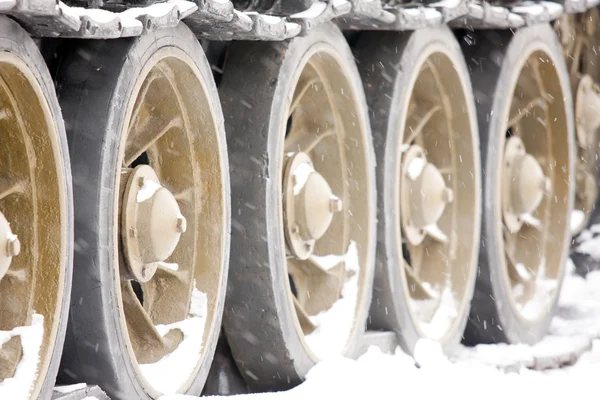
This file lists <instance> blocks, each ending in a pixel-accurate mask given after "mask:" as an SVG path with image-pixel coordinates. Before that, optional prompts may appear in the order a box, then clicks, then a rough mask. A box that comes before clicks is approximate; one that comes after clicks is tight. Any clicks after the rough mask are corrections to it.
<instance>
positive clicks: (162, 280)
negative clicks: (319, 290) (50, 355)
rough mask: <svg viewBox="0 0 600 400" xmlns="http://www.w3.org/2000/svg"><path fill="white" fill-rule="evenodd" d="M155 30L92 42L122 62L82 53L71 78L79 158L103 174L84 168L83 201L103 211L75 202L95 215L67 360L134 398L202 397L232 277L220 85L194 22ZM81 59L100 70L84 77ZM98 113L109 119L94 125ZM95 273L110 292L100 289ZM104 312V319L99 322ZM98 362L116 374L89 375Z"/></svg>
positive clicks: (65, 94) (89, 47) (83, 216)
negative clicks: (79, 76) (191, 26)
mask: <svg viewBox="0 0 600 400" xmlns="http://www.w3.org/2000/svg"><path fill="white" fill-rule="evenodd" d="M155 35H156V37H154V35H152V36H153V37H152V38H150V37H149V36H148V37H146V36H143V37H141V38H139V39H136V40H135V41H133V42H127V44H124V43H116V44H115V45H111V47H110V49H107V48H104V47H102V46H97V45H95V44H93V43H92V44H83V46H85V47H84V48H82V49H81V51H80V52H78V51H75V52H73V51H71V52H70V53H71V54H73V55H75V54H84V53H88V52H89V53H91V54H94V57H95V58H97V59H98V60H99V61H98V62H99V63H101V64H102V65H111V66H112V67H111V68H109V69H108V71H106V72H104V73H98V72H96V71H95V68H94V67H93V65H92V64H87V63H85V62H84V60H82V59H81V58H74V59H69V60H68V61H67V62H65V63H64V70H63V71H64V72H63V73H64V74H63V75H61V77H63V79H64V80H65V81H64V82H65V85H64V86H63V91H62V92H61V97H62V98H64V99H65V102H64V106H63V107H64V109H65V110H66V111H65V115H66V116H67V118H68V119H67V120H68V121H69V123H70V126H72V129H71V130H70V131H69V132H68V133H69V135H70V136H71V139H72V141H73V147H72V158H73V164H74V165H75V166H77V167H79V166H80V168H82V169H84V170H85V171H86V173H87V174H92V175H93V176H94V179H92V180H91V181H83V180H79V179H78V178H82V177H81V176H80V175H79V173H78V172H76V173H75V181H77V182H78V184H76V185H75V193H76V197H77V196H78V195H79V196H81V198H80V201H81V202H82V203H85V202H86V201H87V202H90V203H92V204H93V205H94V207H96V208H99V209H100V213H98V212H97V211H96V210H94V209H90V208H88V207H87V206H85V205H83V204H82V205H77V207H78V208H76V217H75V218H76V220H77V221H81V223H85V225H86V227H85V228H83V229H81V231H78V232H76V233H77V237H78V239H79V238H82V239H83V238H86V241H88V240H89V244H88V245H87V246H88V249H87V251H86V252H85V254H82V255H81V256H80V258H78V260H76V263H77V265H78V266H79V267H81V268H82V273H81V274H80V273H77V274H75V279H76V281H77V282H78V284H82V286H83V288H82V290H81V291H80V292H79V295H80V296H82V300H81V304H80V306H79V307H76V308H75V310H74V311H73V312H72V315H73V318H72V319H73V330H74V335H73V338H74V343H71V344H72V345H73V346H74V352H73V353H71V352H68V353H67V357H66V358H67V361H66V362H65V364H66V365H67V368H69V370H71V371H78V372H77V374H79V371H82V372H81V375H78V378H79V379H80V380H84V381H85V382H93V383H98V384H99V385H100V386H101V387H102V388H104V389H105V390H107V391H108V392H110V395H111V396H115V397H122V398H147V397H148V396H150V397H152V398H158V397H160V395H161V394H170V393H190V394H199V393H200V391H201V389H202V386H203V384H204V380H205V378H206V374H207V372H208V368H209V366H210V361H211V359H212V356H213V352H214V348H215V345H216V339H217V335H218V332H219V329H220V321H221V313H222V309H223V302H224V296H225V290H224V289H225V284H226V281H227V266H228V251H229V240H228V231H229V218H230V217H229V212H230V211H229V209H230V206H229V182H228V169H227V155H226V149H225V136H224V130H223V125H222V117H221V111H220V106H219V103H218V96H217V93H216V88H215V85H214V82H213V80H212V75H211V73H210V68H209V66H208V62H207V61H206V59H205V57H204V55H203V52H202V49H201V47H200V45H199V43H198V42H197V40H196V39H195V38H194V37H193V35H192V33H191V32H190V31H189V30H188V29H187V28H186V27H185V26H183V25H182V26H179V27H177V28H174V29H170V30H164V31H162V30H161V31H160V32H157V33H156V34H155ZM138 54H144V56H143V57H142V58H141V59H138V56H137V55H138ZM74 57H76V56H74ZM114 59H119V60H125V61H124V62H123V63H122V64H119V65H116V66H115V65H114V64H115V63H114V62H113V61H111V60H114ZM82 64H83V65H82ZM69 68H85V71H87V72H88V73H89V76H88V77H87V79H86V80H85V81H83V82H81V83H80V82H77V80H76V78H75V79H73V78H72V74H69V72H70V71H69ZM98 82H102V83H101V84H99V85H98ZM83 92H85V94H84V93H83ZM90 92H91V93H90ZM80 96H81V97H80ZM115 99H117V100H118V103H117V104H112V105H111V106H110V107H108V106H107V104H108V102H110V101H113V102H114V101H116V100H115ZM97 110H101V112H105V113H106V115H103V116H101V117H99V118H98V119H99V122H98V124H97V126H94V127H90V128H86V127H84V126H85V124H86V123H87V121H89V119H90V118H91V116H92V115H94V114H93V113H95V112H98V111H97ZM113 132H117V134H116V137H114V138H113V137H112V135H114V133H113ZM107 142H108V143H107ZM77 167H74V169H77V170H79V168H77ZM98 198H99V199H100V203H98V200H97V199H98ZM88 228H95V229H96V230H95V231H94V230H88ZM90 236H91V237H90ZM90 239H91V240H90ZM93 246H96V247H93ZM107 249H108V250H107ZM98 265H99V266H102V268H96V267H95V266H98ZM94 279H95V283H94V284H95V285H96V286H98V287H99V288H98V290H96V291H90V280H92V281H94ZM86 289H87V290H86ZM78 291H79V289H78ZM88 303H89V305H87V304H88ZM95 307H99V309H95ZM92 309H93V310H94V312H98V314H99V315H98V316H94V319H93V320H90V314H89V312H90V311H91V310H92ZM92 315H93V314H92ZM90 331H101V334H100V336H101V338H100V339H99V340H98V345H97V346H98V347H97V349H96V351H95V352H94V354H93V355H92V354H89V349H87V346H86V345H85V344H83V343H80V342H79V341H78V340H77V339H78V338H80V337H87V336H86V335H88V334H89V332H90ZM96 336H98V334H96ZM81 360H86V361H85V362H84V361H81ZM77 362H83V363H84V365H83V366H81V365H77ZM88 362H89V363H90V365H100V366H102V368H105V369H106V374H103V375H102V374H99V375H95V374H93V375H89V374H87V373H86V371H87V369H86V365H87V363H88ZM113 374H115V375H116V376H115V375H113ZM113 376H114V378H113ZM117 376H118V380H117V379H115V378H116V377H117ZM124 376H125V377H126V378H124Z"/></svg>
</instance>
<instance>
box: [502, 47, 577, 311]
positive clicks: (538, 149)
mask: <svg viewBox="0 0 600 400" xmlns="http://www.w3.org/2000/svg"><path fill="white" fill-rule="evenodd" d="M508 93H510V97H509V98H510V99H511V101H510V102H506V103H505V104H506V107H507V108H506V109H505V110H504V115H505V116H506V118H505V119H504V121H506V123H505V125H504V129H503V131H504V132H506V135H505V138H504V139H503V140H502V142H501V147H500V151H501V157H499V160H500V165H498V171H497V179H498V180H497V181H496V182H497V185H498V186H499V187H500V190H498V192H497V193H498V197H499V198H498V199H497V203H496V204H497V205H498V207H497V209H496V210H497V212H498V214H497V215H498V216H499V217H500V218H501V223H500V224H498V229H499V230H500V232H498V233H499V235H498V237H499V238H502V243H501V247H500V248H501V249H502V253H503V254H504V255H503V256H502V257H501V260H500V261H501V262H502V266H503V271H504V279H505V281H506V283H507V287H508V288H509V296H508V297H509V299H510V303H511V306H512V308H513V309H514V310H515V312H516V315H517V316H518V317H519V318H520V319H521V320H524V321H535V320H539V319H542V318H543V317H545V316H546V315H548V313H549V310H550V306H551V304H552V302H553V300H554V299H555V297H556V295H557V290H558V286H559V281H560V277H561V276H562V269H563V261H564V252H565V249H564V247H565V246H563V245H562V243H563V242H564V239H565V237H566V235H568V234H569V223H568V221H569V214H570V210H569V204H570V202H569V201H568V193H569V185H570V183H569V173H570V171H569V167H568V166H569V162H568V161H569V146H570V143H569V137H568V135H569V130H568V125H567V124H568V122H567V114H566V113H567V110H566V108H565V104H564V95H563V90H562V88H561V84H560V79H559V75H558V72H557V70H556V67H555V65H554V60H553V59H552V58H551V57H550V56H549V52H548V51H547V49H545V48H544V47H543V46H540V48H538V49H534V50H533V51H530V52H529V53H526V54H524V56H523V58H521V60H520V62H519V63H518V64H517V65H516V66H515V75H514V77H513V82H512V85H511V87H510V90H509V91H508ZM520 171H527V174H521V173H520Z"/></svg>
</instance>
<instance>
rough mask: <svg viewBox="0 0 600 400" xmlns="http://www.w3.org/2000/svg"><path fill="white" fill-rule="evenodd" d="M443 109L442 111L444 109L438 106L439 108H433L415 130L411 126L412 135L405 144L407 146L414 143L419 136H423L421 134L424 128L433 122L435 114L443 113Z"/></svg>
mask: <svg viewBox="0 0 600 400" xmlns="http://www.w3.org/2000/svg"><path fill="white" fill-rule="evenodd" d="M441 109H442V107H441V106H440V105H437V106H435V107H433V108H431V109H430V110H429V111H427V113H426V114H425V116H424V117H423V118H421V120H420V121H419V123H418V124H417V127H416V128H415V129H414V130H413V129H412V127H411V126H410V125H409V126H408V128H409V129H410V131H411V133H410V136H409V137H408V140H405V141H404V143H407V144H410V143H412V142H413V141H414V140H415V139H416V138H417V136H419V135H420V134H421V132H422V131H423V128H425V125H427V123H428V122H429V121H430V120H431V118H432V117H433V116H434V114H435V113H436V112H438V111H441Z"/></svg>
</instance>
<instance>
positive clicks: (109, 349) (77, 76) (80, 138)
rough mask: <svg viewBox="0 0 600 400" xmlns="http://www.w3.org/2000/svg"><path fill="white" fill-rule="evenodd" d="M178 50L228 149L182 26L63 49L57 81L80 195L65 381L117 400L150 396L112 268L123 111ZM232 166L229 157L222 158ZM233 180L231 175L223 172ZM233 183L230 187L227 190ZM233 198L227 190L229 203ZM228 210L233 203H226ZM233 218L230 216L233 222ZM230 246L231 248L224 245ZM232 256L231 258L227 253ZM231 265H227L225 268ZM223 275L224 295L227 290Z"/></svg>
mask: <svg viewBox="0 0 600 400" xmlns="http://www.w3.org/2000/svg"><path fill="white" fill-rule="evenodd" d="M166 46H172V47H176V48H178V49H179V50H181V51H183V52H184V53H185V54H186V55H187V56H188V57H189V58H190V59H191V60H194V61H195V63H196V65H197V67H198V68H199V69H200V72H201V74H202V76H203V77H204V81H205V83H206V84H207V86H206V90H207V91H208V96H210V101H212V106H213V110H214V112H216V113H217V114H216V116H215V118H216V121H217V122H216V126H217V127H218V130H219V138H220V141H221V145H222V146H223V148H225V132H224V127H223V124H222V114H221V111H220V104H219V100H218V93H217V90H216V86H215V85H214V82H213V78H212V72H211V70H210V66H209V64H208V61H207V60H206V57H205V56H204V52H203V50H202V47H201V46H200V43H199V42H198V41H197V40H196V38H195V37H194V35H193V34H192V32H191V31H190V30H189V29H188V28H187V27H186V26H185V25H183V24H180V25H179V26H178V27H176V28H170V29H165V30H160V31H157V32H154V33H151V34H148V35H144V36H141V37H139V38H134V39H118V40H114V41H91V40H90V41H88V40H78V41H71V42H69V43H67V44H66V46H65V48H63V49H62V50H60V51H59V54H60V52H61V51H62V52H64V53H62V54H60V56H59V59H62V62H61V65H60V66H59V67H58V74H57V77H56V82H57V87H58V92H59V99H60V102H61V105H62V107H63V110H64V115H65V120H66V125H67V135H68V139H69V148H70V152H71V157H72V164H73V166H72V169H73V182H74V183H73V185H74V195H75V224H76V227H75V234H76V238H77V239H76V243H75V248H76V251H75V265H77V267H76V270H75V273H74V279H73V281H74V286H73V298H72V299H73V300H72V304H71V323H70V324H69V329H68V334H67V346H66V348H65V353H64V355H63V365H62V378H63V380H64V381H65V382H73V383H75V382H81V381H83V382H86V383H88V384H97V385H99V386H100V387H101V388H102V389H103V390H105V391H106V392H107V394H108V395H109V396H110V397H111V399H115V400H116V399H124V400H130V399H149V398H150V396H149V395H148V394H147V393H146V392H145V391H144V389H143V388H142V385H141V383H140V381H139V380H138V379H137V378H136V375H135V371H134V368H133V364H132V360H131V359H130V357H129V355H128V350H127V346H128V344H127V343H128V339H127V338H126V335H127V332H126V331H124V330H123V327H122V325H121V323H120V321H119V309H118V307H119V301H118V298H117V296H116V293H115V286H114V282H115V280H116V279H118V277H116V276H115V270H114V268H113V265H112V260H113V254H114V250H115V249H116V244H115V243H113V241H112V232H113V219H112V218H113V215H114V212H115V210H114V209H113V208H114V206H113V204H114V203H113V202H114V187H115V179H116V171H115V165H116V164H117V154H118V146H119V143H120V132H121V131H122V126H123V123H124V118H125V116H124V114H125V113H124V111H123V112H121V110H122V109H123V110H124V109H125V108H126V106H127V104H128V102H129V101H131V100H130V97H131V96H132V94H133V90H134V84H135V82H136V80H137V79H138V77H139V74H140V72H141V70H142V68H143V67H144V66H145V64H146V63H147V62H148V61H149V59H150V58H151V57H152V55H153V54H155V52H156V51H157V50H159V49H161V48H162V47H166ZM222 163H223V164H222V167H223V168H224V171H225V170H226V169H227V167H226V165H227V156H226V155H223V157H222ZM224 179H227V174H224ZM228 184H229V182H228V181H226V182H225V187H228ZM228 200H229V192H228V190H226V193H225V201H228ZM227 209H229V204H227ZM228 221H229V215H227V222H228ZM225 247H226V248H227V249H228V247H229V246H228V243H226V246H225ZM225 257H226V260H228V259H229V257H228V253H227V254H225ZM226 270H227V268H225V271H226ZM226 281H227V275H226V274H225V276H224V278H223V279H222V281H221V282H222V283H221V285H222V287H221V289H220V292H224V290H225V286H226ZM223 307H224V296H221V297H220V298H218V300H217V305H216V313H217V317H216V321H215V326H216V328H214V329H213V332H212V333H211V336H210V337H209V339H208V345H207V346H208V347H207V349H206V350H205V352H204V355H205V357H204V360H202V363H201V366H200V368H199V370H198V371H197V375H196V377H195V378H194V379H193V382H192V383H191V386H190V387H189V388H188V390H187V392H186V393H188V394H194V395H199V394H200V393H201V391H202V388H203V386H204V382H205V380H206V376H207V375H208V371H209V368H210V364H211V361H212V357H213V354H214V351H215V347H216V343H217V339H218V335H219V328H218V327H219V326H220V319H221V315H222V309H223Z"/></svg>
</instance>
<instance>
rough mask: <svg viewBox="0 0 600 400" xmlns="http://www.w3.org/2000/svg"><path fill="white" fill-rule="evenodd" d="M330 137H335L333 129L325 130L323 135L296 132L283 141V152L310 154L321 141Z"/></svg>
mask: <svg viewBox="0 0 600 400" xmlns="http://www.w3.org/2000/svg"><path fill="white" fill-rule="evenodd" d="M331 136H335V129H327V130H326V131H325V132H323V133H313V134H309V133H306V132H304V131H301V130H297V131H294V132H292V133H291V134H290V136H289V137H288V138H286V139H285V151H286V152H288V153H299V152H304V153H310V152H311V151H312V150H313V149H314V148H315V147H317V145H318V144H319V143H321V142H322V141H323V139H325V138H328V137H331Z"/></svg>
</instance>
